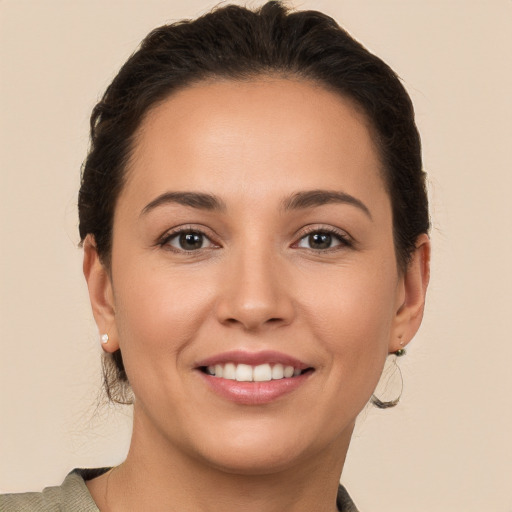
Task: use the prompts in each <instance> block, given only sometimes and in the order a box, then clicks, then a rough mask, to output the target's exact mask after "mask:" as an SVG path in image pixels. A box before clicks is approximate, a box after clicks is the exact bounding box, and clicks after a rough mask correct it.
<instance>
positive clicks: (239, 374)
mask: <svg viewBox="0 0 512 512" xmlns="http://www.w3.org/2000/svg"><path fill="white" fill-rule="evenodd" d="M235 379H236V380H237V381H238V382H251V381H252V366H250V365H248V364H239V365H238V366H237V367H236V373H235Z"/></svg>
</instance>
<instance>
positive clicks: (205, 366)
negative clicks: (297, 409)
mask: <svg viewBox="0 0 512 512" xmlns="http://www.w3.org/2000/svg"><path fill="white" fill-rule="evenodd" d="M195 368H196V370H198V371H199V373H200V375H201V376H202V377H203V381H204V382H205V383H206V384H207V386H208V387H209V389H210V390H212V391H213V392H214V393H215V394H216V395H218V396H220V397H221V398H223V399H227V400H228V401H231V402H234V403H237V404H245V405H260V404H266V403H269V402H272V401H274V400H276V399H277V398H279V397H282V396H283V395H286V394H288V393H291V392H292V391H294V390H297V389H300V388H301V387H302V386H303V385H304V384H305V383H306V382H307V381H308V380H309V377H310V376H311V375H312V374H313V373H314V371H315V368H314V367H313V366H309V365H307V364H306V363H303V362H302V361H299V360H298V359H296V358H293V357H290V356H287V355H285V354H280V353H278V352H271V351H264V352H257V353H251V352H244V351H233V352H227V353H224V354H219V355H217V356H214V357H212V358H209V359H206V360H204V361H201V362H199V364H197V366H196V367H195Z"/></svg>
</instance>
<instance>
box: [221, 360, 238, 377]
mask: <svg viewBox="0 0 512 512" xmlns="http://www.w3.org/2000/svg"><path fill="white" fill-rule="evenodd" d="M222 376H223V377H224V378H225V379H229V380H236V366H235V364H234V363H227V364H225V365H224V371H223V373H222Z"/></svg>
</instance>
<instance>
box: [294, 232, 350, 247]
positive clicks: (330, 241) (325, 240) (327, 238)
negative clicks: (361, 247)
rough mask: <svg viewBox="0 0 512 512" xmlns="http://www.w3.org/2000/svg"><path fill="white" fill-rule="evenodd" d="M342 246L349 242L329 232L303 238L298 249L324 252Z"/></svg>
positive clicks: (311, 234) (314, 233)
mask: <svg viewBox="0 0 512 512" xmlns="http://www.w3.org/2000/svg"><path fill="white" fill-rule="evenodd" d="M340 245H348V242H347V241H346V240H345V239H344V238H343V237H342V236H341V235H337V234H336V233H330V232H329V231H315V232H313V233H310V234H309V235H306V236H304V237H302V238H301V239H300V241H299V243H298V244H297V246H298V247H301V248H304V249H313V250H315V251H322V250H326V249H332V248H333V247H337V246H340Z"/></svg>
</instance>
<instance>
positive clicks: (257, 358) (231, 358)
mask: <svg viewBox="0 0 512 512" xmlns="http://www.w3.org/2000/svg"><path fill="white" fill-rule="evenodd" d="M226 363H235V364H248V365H251V366H258V365H260V364H282V365H283V366H293V367H294V368H298V369H300V370H306V369H307V368H311V365H308V364H306V363H304V362H303V361H300V360H299V359H297V358H295V357H292V356H290V355H288V354H283V353H281V352H276V351H273V350H263V351H259V352H248V351H244V350H231V351H229V352H223V353H221V354H216V355H214V356H211V357H208V358H206V359H203V360H201V361H199V362H198V363H197V364H196V367H197V368H201V367H205V366H214V365H216V364H226Z"/></svg>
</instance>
